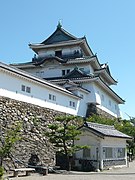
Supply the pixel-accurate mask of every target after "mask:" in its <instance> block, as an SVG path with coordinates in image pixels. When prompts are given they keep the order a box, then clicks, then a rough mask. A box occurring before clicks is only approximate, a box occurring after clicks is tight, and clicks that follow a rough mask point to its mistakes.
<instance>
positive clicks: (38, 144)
mask: <svg viewBox="0 0 135 180" xmlns="http://www.w3.org/2000/svg"><path fill="white" fill-rule="evenodd" d="M59 115H62V113H60V112H56V111H54V110H51V109H47V108H42V107H38V106H35V105H32V104H28V103H24V102H20V101H16V100H12V99H9V98H5V97H0V130H1V135H2V134H4V131H5V129H6V128H9V127H11V126H12V125H13V124H14V123H15V122H18V121H20V122H22V129H21V133H22V139H21V140H20V141H19V142H18V143H17V144H16V146H15V150H14V151H13V152H12V155H13V158H12V161H11V160H10V159H9V158H7V159H6V161H5V162H4V166H5V168H6V169H7V170H8V169H9V168H11V167H13V166H15V167H22V166H25V165H27V164H28V160H29V159H30V156H31V154H32V153H36V154H37V155H38V157H39V159H40V163H42V164H43V165H46V164H51V165H53V164H54V163H55V158H54V157H55V149H54V148H53V146H52V145H51V144H50V143H49V141H48V139H47V137H46V136H45V132H46V131H47V125H48V124H50V123H53V122H54V119H55V117H56V116H59Z"/></svg>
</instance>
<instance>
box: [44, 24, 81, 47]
mask: <svg viewBox="0 0 135 180" xmlns="http://www.w3.org/2000/svg"><path fill="white" fill-rule="evenodd" d="M77 39H78V38H77V37H75V36H73V35H72V34H70V33H68V32H67V31H65V30H64V29H63V28H61V26H57V29H56V30H55V31H54V33H53V34H52V35H51V36H49V37H48V38H47V39H46V40H44V41H43V42H41V44H44V45H49V44H54V43H58V42H62V41H70V40H77Z"/></svg>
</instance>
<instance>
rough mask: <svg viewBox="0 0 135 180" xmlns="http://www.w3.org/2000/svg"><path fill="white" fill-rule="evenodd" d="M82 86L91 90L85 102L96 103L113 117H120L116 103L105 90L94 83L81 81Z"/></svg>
mask: <svg viewBox="0 0 135 180" xmlns="http://www.w3.org/2000/svg"><path fill="white" fill-rule="evenodd" d="M83 87H84V88H86V89H88V90H90V91H91V94H90V96H89V98H88V99H87V102H89V103H96V104H98V105H97V107H98V108H100V109H102V110H103V111H105V112H107V113H109V114H111V115H112V116H114V117H120V110H119V106H118V103H117V102H116V101H115V100H114V98H113V97H111V96H110V95H109V94H108V93H107V92H106V91H105V90H103V89H101V88H100V87H99V86H97V85H96V83H83Z"/></svg>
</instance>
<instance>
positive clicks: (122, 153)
mask: <svg viewBox="0 0 135 180" xmlns="http://www.w3.org/2000/svg"><path fill="white" fill-rule="evenodd" d="M124 157H125V148H118V151H117V158H124Z"/></svg>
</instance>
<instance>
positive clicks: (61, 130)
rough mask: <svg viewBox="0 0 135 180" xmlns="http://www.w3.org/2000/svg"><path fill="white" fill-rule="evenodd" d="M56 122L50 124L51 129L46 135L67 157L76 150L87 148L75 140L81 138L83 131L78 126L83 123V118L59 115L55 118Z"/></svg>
mask: <svg viewBox="0 0 135 180" xmlns="http://www.w3.org/2000/svg"><path fill="white" fill-rule="evenodd" d="M55 120H56V122H55V123H53V124H50V125H49V126H48V128H49V131H48V132H47V133H46V135H47V136H48V137H49V140H50V142H51V143H52V144H53V145H54V146H55V147H56V148H57V149H58V150H59V152H61V153H63V154H65V155H66V157H67V159H68V157H69V156H70V155H72V154H73V153H75V152H76V151H78V150H80V149H83V148H86V146H79V145H75V144H74V141H75V140H79V139H78V136H79V135H80V134H81V131H80V130H78V127H79V126H80V125H82V123H83V120H82V119H81V118H79V117H76V116H59V117H56V118H55Z"/></svg>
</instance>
